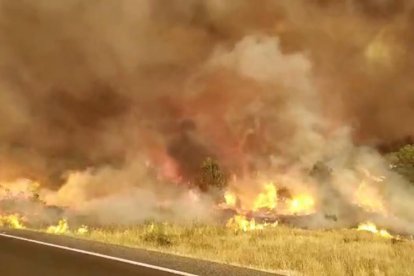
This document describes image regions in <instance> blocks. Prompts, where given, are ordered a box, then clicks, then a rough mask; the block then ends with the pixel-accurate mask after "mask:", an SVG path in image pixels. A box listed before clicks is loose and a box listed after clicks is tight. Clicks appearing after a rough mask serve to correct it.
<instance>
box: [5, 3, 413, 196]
mask: <svg viewBox="0 0 414 276" xmlns="http://www.w3.org/2000/svg"><path fill="white" fill-rule="evenodd" d="M259 2H260V3H259ZM412 26H414V3H413V2H412V1H410V0H400V1H392V0H344V1H327V0H307V1H305V0H303V1H299V0H298V1H291V0H286V1H283V0H280V1H277V0H262V1H256V0H235V1H221V0H168V1H166V0H163V1H162V0H104V1H95V0H91V1H82V0H65V1H54V0H37V1H32V0H1V1H0V37H1V41H2V42H1V44H0V120H1V122H0V176H1V177H2V178H15V177H21V176H25V177H32V178H35V179H39V180H41V182H42V183H45V185H46V184H47V186H49V187H55V188H57V187H59V186H60V185H62V182H63V179H62V177H63V176H65V174H67V173H68V172H70V171H74V170H77V171H79V170H87V169H88V168H100V167H104V168H107V167H111V168H113V169H114V170H117V169H120V170H122V168H123V167H125V166H126V167H128V168H129V167H131V164H135V161H136V160H137V159H140V160H141V159H142V160H143V162H144V163H145V164H147V165H148V166H151V167H155V168H157V170H159V171H160V172H159V173H160V174H162V175H164V176H166V177H167V178H170V179H178V180H179V181H182V182H185V181H192V180H193V179H194V177H195V176H196V174H197V173H198V169H199V167H200V164H201V162H202V161H203V160H204V159H205V158H206V157H208V156H211V157H214V158H216V159H217V160H218V161H219V162H220V164H222V166H223V167H224V168H225V169H226V170H227V171H228V172H231V173H235V174H240V175H243V174H245V173H246V172H248V171H250V170H258V169H260V168H265V167H268V166H271V165H272V164H274V163H276V164H278V166H281V167H283V166H288V165H292V164H296V163H301V164H304V166H309V167H311V166H312V164H313V163H314V162H316V161H318V160H319V159H323V158H324V157H325V155H326V149H325V145H326V141H327V140H330V141H332V140H333V141H334V140H335V139H338V144H337V147H338V148H342V147H347V146H346V145H345V146H344V142H343V141H342V140H341V139H345V138H340V137H343V135H342V134H343V133H346V135H345V134H344V135H345V136H346V137H351V140H352V141H351V142H353V143H355V144H358V145H370V146H372V145H379V144H387V143H390V142H393V141H395V140H399V139H404V138H405V137H407V136H410V135H414V127H413V124H412V118H414V84H413V81H412V74H413V72H414V54H413V52H412V51H411V48H410V47H411V45H413V43H414V33H413V31H412ZM338 133H342V134H338ZM347 139H348V138H347ZM347 143H349V141H347ZM345 144H346V143H345ZM334 150H337V148H335V147H334V146H333V147H331V148H329V149H328V151H334ZM280 157H283V158H282V159H283V160H280ZM275 158H276V159H277V160H276V161H275Z"/></svg>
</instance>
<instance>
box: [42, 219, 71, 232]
mask: <svg viewBox="0 0 414 276" xmlns="http://www.w3.org/2000/svg"><path fill="white" fill-rule="evenodd" d="M46 232H47V233H51V234H65V233H68V232H69V225H68V221H67V220H66V219H61V220H59V222H58V224H57V225H51V226H49V227H48V228H47V229H46Z"/></svg>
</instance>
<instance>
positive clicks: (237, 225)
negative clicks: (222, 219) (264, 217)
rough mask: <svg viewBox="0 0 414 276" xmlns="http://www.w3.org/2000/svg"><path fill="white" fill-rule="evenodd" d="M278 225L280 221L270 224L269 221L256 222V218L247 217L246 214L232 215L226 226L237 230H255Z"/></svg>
mask: <svg viewBox="0 0 414 276" xmlns="http://www.w3.org/2000/svg"><path fill="white" fill-rule="evenodd" d="M277 225H278V222H275V223H272V224H268V223H256V220H255V219H254V218H252V219H250V220H249V219H247V218H246V217H245V216H242V215H236V216H234V217H232V218H231V219H230V220H229V221H228V222H227V224H226V227H228V228H231V229H234V230H235V231H243V232H248V231H255V230H263V229H265V228H267V227H275V226H277Z"/></svg>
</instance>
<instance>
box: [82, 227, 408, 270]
mask: <svg viewBox="0 0 414 276" xmlns="http://www.w3.org/2000/svg"><path fill="white" fill-rule="evenodd" d="M83 237H84V238H87V239H92V240H98V241H102V242H106V243H112V244H120V245H125V246H131V247H140V248H148V249H154V250H158V251H162V252H169V253H174V254H179V255H185V256H191V257H196V258H201V259H207V260H213V261H219V262H223V263H230V264H237V265H242V266H248V267H255V268H259V269H265V270H273V271H280V270H287V271H297V272H302V273H303V274H305V275H414V242H412V241H409V240H391V239H384V238H381V237H377V236H375V235H373V234H371V233H365V232H357V231H355V230H331V231H307V230H300V229H293V228H288V227H285V226H278V227H275V228H272V229H266V230H262V231H253V232H247V233H241V232H240V233H235V232H234V231H232V230H230V229H226V228H224V227H222V226H207V225H191V226H177V225H170V224H150V223H149V224H144V225H140V226H134V227H130V228H125V227H123V228H121V227H120V228H116V227H113V228H106V229H91V230H90V231H89V233H88V234H86V235H84V236H83Z"/></svg>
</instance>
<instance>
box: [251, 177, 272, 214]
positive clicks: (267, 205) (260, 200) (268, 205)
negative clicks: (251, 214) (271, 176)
mask: <svg viewBox="0 0 414 276" xmlns="http://www.w3.org/2000/svg"><path fill="white" fill-rule="evenodd" d="M276 205H277V190H276V187H275V185H274V184H273V183H267V184H265V186H264V192H262V193H260V194H259V195H258V196H257V197H256V199H255V201H254V204H253V210H254V211H257V210H260V209H269V210H273V209H275V208H276Z"/></svg>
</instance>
